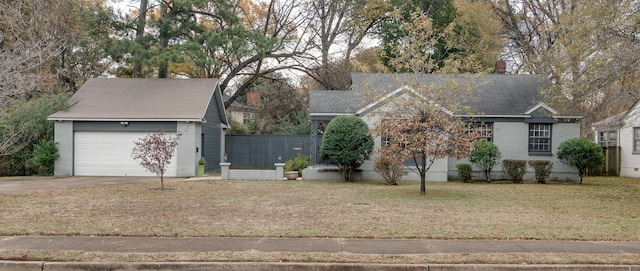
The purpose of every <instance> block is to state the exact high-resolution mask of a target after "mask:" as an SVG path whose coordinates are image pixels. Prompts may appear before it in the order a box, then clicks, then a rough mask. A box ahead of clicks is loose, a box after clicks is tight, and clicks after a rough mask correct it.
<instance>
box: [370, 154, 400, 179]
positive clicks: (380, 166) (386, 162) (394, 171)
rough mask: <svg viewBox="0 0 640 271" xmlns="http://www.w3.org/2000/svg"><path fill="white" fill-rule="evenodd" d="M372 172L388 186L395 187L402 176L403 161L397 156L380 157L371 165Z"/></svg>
mask: <svg viewBox="0 0 640 271" xmlns="http://www.w3.org/2000/svg"><path fill="white" fill-rule="evenodd" d="M373 170H375V171H376V172H377V173H378V174H380V176H382V178H384V180H385V182H387V184H388V185H397V184H398V182H399V181H400V179H402V174H404V161H402V158H401V157H400V156H398V155H393V154H384V155H380V156H378V158H376V161H375V162H374V163H373Z"/></svg>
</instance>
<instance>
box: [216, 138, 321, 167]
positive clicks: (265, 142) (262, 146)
mask: <svg viewBox="0 0 640 271" xmlns="http://www.w3.org/2000/svg"><path fill="white" fill-rule="evenodd" d="M309 143H310V139H309V136H308V135H226V136H225V152H226V153H225V155H226V157H227V162H229V163H231V168H233V169H273V168H274V165H273V164H274V163H284V162H286V161H287V160H289V159H291V158H292V157H294V156H296V155H297V154H298V153H300V154H303V155H307V156H309V148H310V144H309Z"/></svg>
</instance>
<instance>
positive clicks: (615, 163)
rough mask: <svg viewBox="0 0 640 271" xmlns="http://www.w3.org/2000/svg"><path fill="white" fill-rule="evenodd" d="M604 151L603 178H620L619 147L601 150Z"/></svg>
mask: <svg viewBox="0 0 640 271" xmlns="http://www.w3.org/2000/svg"><path fill="white" fill-rule="evenodd" d="M602 149H603V151H604V170H605V171H604V172H603V173H604V174H605V176H620V146H611V147H604V148H602Z"/></svg>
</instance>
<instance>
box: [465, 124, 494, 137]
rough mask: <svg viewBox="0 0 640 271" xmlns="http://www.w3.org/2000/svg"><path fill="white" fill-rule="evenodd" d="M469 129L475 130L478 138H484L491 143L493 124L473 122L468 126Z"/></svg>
mask: <svg viewBox="0 0 640 271" xmlns="http://www.w3.org/2000/svg"><path fill="white" fill-rule="evenodd" d="M469 129H477V131H478V132H479V133H480V138H484V139H486V140H487V141H489V142H492V141H493V123H491V122H482V123H479V122H475V123H472V124H471V125H470V126H469Z"/></svg>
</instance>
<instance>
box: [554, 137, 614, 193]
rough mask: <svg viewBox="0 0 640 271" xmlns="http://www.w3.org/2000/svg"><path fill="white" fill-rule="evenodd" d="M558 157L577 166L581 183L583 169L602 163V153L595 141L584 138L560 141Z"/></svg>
mask: <svg viewBox="0 0 640 271" xmlns="http://www.w3.org/2000/svg"><path fill="white" fill-rule="evenodd" d="M558 159H560V160H562V161H563V162H565V163H567V164H568V165H570V166H573V167H575V168H577V169H578V174H579V175H580V183H582V177H583V176H584V172H585V170H586V169H587V168H589V167H596V166H600V165H602V163H604V154H603V153H602V148H601V147H600V146H598V144H597V143H595V142H593V141H591V140H589V139H586V138H573V139H569V140H567V141H565V142H562V143H560V146H558Z"/></svg>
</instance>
